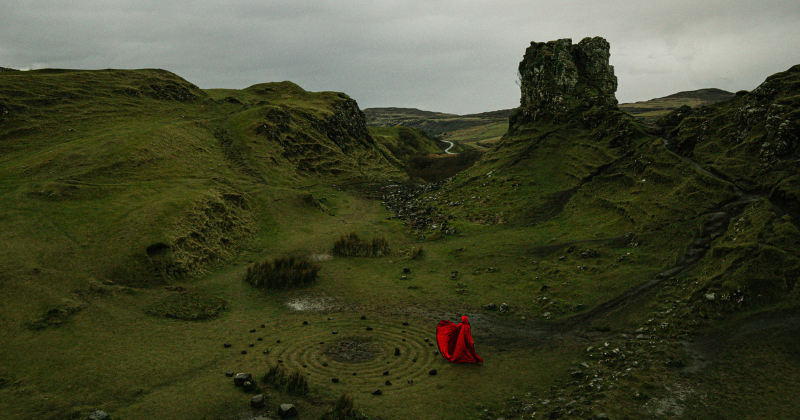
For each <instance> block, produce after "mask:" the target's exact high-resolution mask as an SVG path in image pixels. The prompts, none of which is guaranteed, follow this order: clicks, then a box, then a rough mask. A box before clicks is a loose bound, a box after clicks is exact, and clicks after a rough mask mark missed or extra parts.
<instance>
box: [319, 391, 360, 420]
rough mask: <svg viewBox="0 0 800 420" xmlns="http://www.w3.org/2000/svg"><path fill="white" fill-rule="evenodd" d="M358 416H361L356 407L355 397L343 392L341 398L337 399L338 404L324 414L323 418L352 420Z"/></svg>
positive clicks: (327, 419) (328, 419)
mask: <svg viewBox="0 0 800 420" xmlns="http://www.w3.org/2000/svg"><path fill="white" fill-rule="evenodd" d="M358 417H359V412H358V410H356V408H355V403H354V402H353V397H351V396H350V395H347V394H342V396H340V397H339V399H338V400H336V405H335V406H334V407H333V410H331V411H328V412H327V413H325V414H323V415H322V417H321V419H322V420H351V419H357V418H358Z"/></svg>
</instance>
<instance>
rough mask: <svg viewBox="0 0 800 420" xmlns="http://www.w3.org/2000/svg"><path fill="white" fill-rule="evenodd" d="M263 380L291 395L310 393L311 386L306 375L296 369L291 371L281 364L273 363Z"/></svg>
mask: <svg viewBox="0 0 800 420" xmlns="http://www.w3.org/2000/svg"><path fill="white" fill-rule="evenodd" d="M261 380H262V381H263V382H265V383H268V384H270V385H272V386H273V387H275V389H278V390H282V391H284V392H286V393H287V394H289V395H306V394H308V389H309V388H308V381H307V380H306V377H305V376H303V374H302V373H300V372H299V371H296V370H293V371H292V372H291V373H289V372H287V371H286V369H284V368H283V367H281V366H280V365H273V366H272V367H271V368H270V369H269V371H267V373H266V374H264V377H263V378H262V379H261Z"/></svg>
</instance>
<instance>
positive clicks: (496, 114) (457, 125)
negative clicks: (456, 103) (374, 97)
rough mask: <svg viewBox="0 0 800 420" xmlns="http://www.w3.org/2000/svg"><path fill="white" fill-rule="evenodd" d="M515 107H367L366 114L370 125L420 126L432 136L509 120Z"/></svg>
mask: <svg viewBox="0 0 800 420" xmlns="http://www.w3.org/2000/svg"><path fill="white" fill-rule="evenodd" d="M512 111H513V109H503V110H499V111H490V112H482V113H479V114H469V115H456V114H447V113H443V112H433V111H422V110H419V109H416V108H367V109H365V110H364V114H365V115H366V117H367V125H368V126H370V127H394V126H397V125H404V126H407V127H414V128H419V129H421V130H423V131H425V132H426V133H428V134H430V135H432V136H441V135H445V134H446V133H448V132H453V131H457V130H463V129H467V128H473V127H478V126H482V125H486V124H491V123H496V122H503V121H508V117H509V116H510V115H511V112H512Z"/></svg>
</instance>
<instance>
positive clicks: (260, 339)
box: [256, 337, 264, 341]
mask: <svg viewBox="0 0 800 420" xmlns="http://www.w3.org/2000/svg"><path fill="white" fill-rule="evenodd" d="M262 340H264V339H263V338H261V337H258V338H257V339H256V341H262Z"/></svg>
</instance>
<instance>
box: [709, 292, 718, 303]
mask: <svg viewBox="0 0 800 420" xmlns="http://www.w3.org/2000/svg"><path fill="white" fill-rule="evenodd" d="M716 298H717V295H715V294H714V293H707V294H706V300H707V301H709V302H713V301H714V300H715V299H716Z"/></svg>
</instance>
